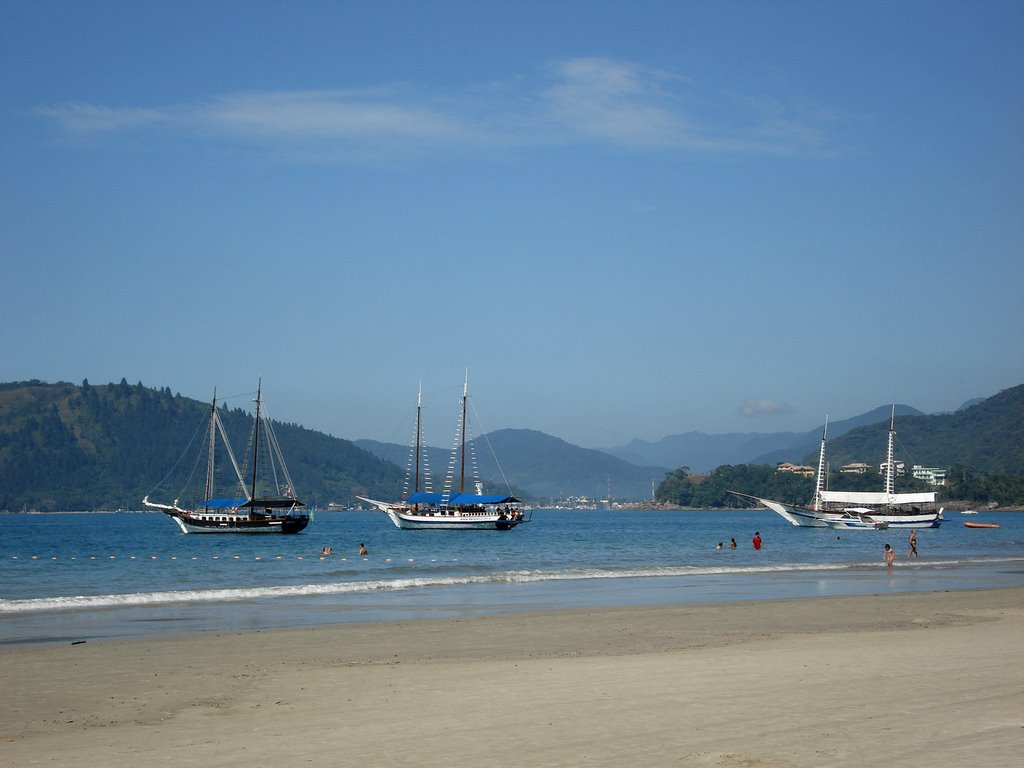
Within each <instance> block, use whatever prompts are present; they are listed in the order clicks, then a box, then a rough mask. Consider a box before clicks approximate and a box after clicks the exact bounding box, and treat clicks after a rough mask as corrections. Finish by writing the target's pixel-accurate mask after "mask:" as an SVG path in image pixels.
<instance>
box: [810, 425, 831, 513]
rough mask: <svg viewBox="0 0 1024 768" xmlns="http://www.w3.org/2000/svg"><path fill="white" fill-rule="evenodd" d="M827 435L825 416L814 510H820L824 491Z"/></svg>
mask: <svg viewBox="0 0 1024 768" xmlns="http://www.w3.org/2000/svg"><path fill="white" fill-rule="evenodd" d="M826 434H828V414H827V413H826V414H825V427H824V428H823V429H822V430H821V452H820V453H819V454H818V481H817V483H816V484H815V487H814V505H813V507H814V510H815V511H816V512H817V511H818V510H819V509H821V492H822V491H823V490H824V489H825V435H826Z"/></svg>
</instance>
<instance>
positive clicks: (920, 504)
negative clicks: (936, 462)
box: [732, 405, 943, 530]
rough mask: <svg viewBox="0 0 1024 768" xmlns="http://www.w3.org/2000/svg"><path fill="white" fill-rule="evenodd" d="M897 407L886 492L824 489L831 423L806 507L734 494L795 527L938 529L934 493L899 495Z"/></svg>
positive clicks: (938, 512) (939, 519)
mask: <svg viewBox="0 0 1024 768" xmlns="http://www.w3.org/2000/svg"><path fill="white" fill-rule="evenodd" d="M895 419H896V406H895V405H894V406H893V410H892V415H891V416H890V417H889V444H888V451H887V454H886V464H885V488H884V490H882V491H879V492H876V491H830V490H826V489H825V487H824V485H825V441H826V433H827V431H828V419H827V418H826V419H825V429H824V430H823V431H822V434H821V451H820V453H819V457H818V474H817V482H816V486H815V491H814V498H813V500H812V501H811V504H810V505H809V506H807V507H801V506H798V505H792V504H785V503H783V502H781V501H774V500H772V499H762V498H760V497H757V496H751V495H750V494H745V493H738V492H736V491H732V493H734V494H735V495H737V496H743V497H745V498H748V499H752V500H754V501H757V502H758V503H760V504H761V505H762V506H765V507H767V508H768V509H770V510H772V511H773V512H775V513H777V514H778V515H779V516H780V517H782V518H783V519H784V520H786V521H788V522H789V523H791V524H793V525H798V526H802V527H811V528H825V527H828V528H840V529H844V530H850V529H875V530H878V529H884V528H938V527H939V526H940V525H941V524H942V520H943V517H942V509H941V508H939V509H936V499H935V497H936V494H935V492H934V491H928V492H924V493H896V488H895V472H896V463H895V461H894V455H893V448H894V440H895V437H896V430H895Z"/></svg>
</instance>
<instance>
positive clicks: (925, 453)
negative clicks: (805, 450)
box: [807, 384, 1024, 474]
mask: <svg viewBox="0 0 1024 768" xmlns="http://www.w3.org/2000/svg"><path fill="white" fill-rule="evenodd" d="M895 427H896V460H897V461H903V462H904V463H905V464H906V465H907V467H908V468H909V467H911V466H912V465H914V464H921V465H922V466H926V467H941V468H943V469H948V468H950V467H953V466H954V465H957V466H962V467H965V468H968V469H972V470H976V471H981V472H994V473H1003V474H1021V473H1024V384H1021V385H1019V386H1016V387H1011V388H1010V389H1004V390H1003V391H1002V392H1000V393H999V394H997V395H993V396H992V397H990V398H987V399H985V400H982V401H981V402H980V403H978V404H976V405H972V406H971V407H969V408H965V409H963V410H960V411H957V412H956V413H950V414H942V415H936V416H903V417H900V416H897V417H896V425H895ZM888 431H889V421H888V419H886V420H884V421H881V422H878V423H877V424H872V425H870V426H866V427H860V428H859V429H855V430H852V431H850V432H847V433H846V434H844V435H843V436H841V437H839V438H837V439H836V440H834V441H829V443H828V446H827V452H828V460H829V462H830V463H831V464H832V466H833V467H837V466H840V465H842V464H847V463H849V462H851V461H863V462H866V463H868V464H872V465H875V466H877V465H879V464H881V463H882V462H883V461H885V451H886V445H887V442H888V440H887V434H888ZM807 459H808V463H811V462H812V461H813V462H814V463H816V460H817V453H814V454H809V455H808V457H807Z"/></svg>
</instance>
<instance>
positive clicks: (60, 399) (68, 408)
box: [0, 379, 402, 511]
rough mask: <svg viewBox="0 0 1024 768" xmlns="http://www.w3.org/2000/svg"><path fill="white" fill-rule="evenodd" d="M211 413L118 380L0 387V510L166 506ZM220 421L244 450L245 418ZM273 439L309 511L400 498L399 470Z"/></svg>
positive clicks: (344, 446) (234, 413)
mask: <svg viewBox="0 0 1024 768" xmlns="http://www.w3.org/2000/svg"><path fill="white" fill-rule="evenodd" d="M209 408H210V406H209V403H202V402H200V401H198V400H192V399H189V398H185V397H182V396H181V395H172V394H171V392H170V390H169V389H167V388H165V389H163V390H156V389H150V388H147V387H144V386H143V385H142V384H141V383H139V384H136V385H129V384H128V383H127V382H126V381H125V380H124V379H122V380H121V383H120V384H107V385H97V386H92V385H90V384H89V383H88V382H83V385H82V386H80V387H79V386H76V385H74V384H67V383H58V384H45V383H43V382H39V381H29V382H17V383H11V384H0V510H6V511H19V510H22V509H26V508H27V509H36V510H40V511H52V510H89V509H118V508H123V509H138V508H140V507H141V500H142V498H143V496H145V495H147V494H148V495H150V496H151V497H152V498H153V499H154V500H163V501H167V502H169V501H171V500H173V499H174V498H175V496H176V494H177V492H178V491H180V490H181V489H182V488H183V487H184V486H185V485H186V484H187V477H186V473H187V472H189V471H190V470H191V468H192V467H191V466H189V465H188V463H187V462H182V461H180V460H181V459H182V458H183V457H182V452H183V451H184V450H185V448H186V446H188V445H189V442H190V440H192V439H193V437H194V435H195V433H196V430H197V428H201V427H202V425H205V423H206V421H207V419H208V416H209ZM220 415H221V419H222V420H223V422H224V426H225V429H226V431H227V433H228V436H229V439H230V441H231V443H232V445H233V446H234V447H235V450H236V451H238V450H240V449H242V448H244V446H245V445H246V441H247V439H248V435H249V430H250V427H251V424H252V414H251V413H248V412H246V411H244V410H242V409H240V408H235V409H227V408H222V409H221V410H220ZM274 430H275V432H276V434H277V437H278V441H279V443H280V446H281V450H282V452H283V453H284V456H285V460H286V461H287V463H288V468H289V470H290V472H291V475H292V479H293V480H294V482H295V485H296V490H297V492H298V495H299V498H300V499H302V500H303V501H304V502H305V503H306V504H308V505H325V504H327V503H329V502H331V501H339V502H342V503H350V502H351V501H352V498H353V497H354V496H355V495H357V494H358V495H377V496H381V497H383V498H390V497H392V496H394V495H396V494H397V493H399V491H400V490H401V481H402V472H401V470H400V469H399V468H398V467H396V466H394V465H393V464H391V463H389V462H386V461H382V460H381V459H378V458H377V457H376V456H373V455H372V454H369V453H367V452H366V451H363V450H362V449H360V448H357V447H356V446H355V445H353V444H352V443H351V442H350V441H348V440H342V439H339V438H334V437H331V436H329V435H325V434H323V433H320V432H314V431H312V430H309V429H306V428H304V427H301V426H299V425H296V424H281V423H279V422H274ZM173 468H176V471H172V469H173ZM169 473H170V474H169Z"/></svg>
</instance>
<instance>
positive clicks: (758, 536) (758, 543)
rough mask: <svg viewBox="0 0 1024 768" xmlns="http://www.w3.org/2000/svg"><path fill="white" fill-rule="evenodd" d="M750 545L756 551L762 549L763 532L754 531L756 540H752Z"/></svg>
mask: <svg viewBox="0 0 1024 768" xmlns="http://www.w3.org/2000/svg"><path fill="white" fill-rule="evenodd" d="M750 543H751V544H753V545H754V549H760V548H761V532H760V531H754V538H753V539H751V540H750Z"/></svg>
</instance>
